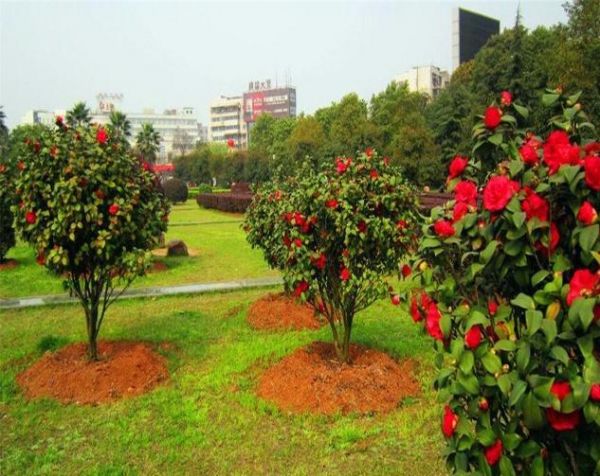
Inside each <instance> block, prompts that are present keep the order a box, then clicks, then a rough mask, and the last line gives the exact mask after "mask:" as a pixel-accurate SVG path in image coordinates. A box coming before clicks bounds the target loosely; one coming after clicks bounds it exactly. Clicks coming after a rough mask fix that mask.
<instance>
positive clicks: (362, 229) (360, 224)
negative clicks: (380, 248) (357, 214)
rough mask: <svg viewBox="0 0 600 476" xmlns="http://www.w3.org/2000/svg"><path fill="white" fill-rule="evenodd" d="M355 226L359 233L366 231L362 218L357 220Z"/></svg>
mask: <svg viewBox="0 0 600 476" xmlns="http://www.w3.org/2000/svg"><path fill="white" fill-rule="evenodd" d="M357 228H358V231H359V232H360V233H366V232H367V223H366V222H365V221H364V220H361V221H359V222H358V225H357Z"/></svg>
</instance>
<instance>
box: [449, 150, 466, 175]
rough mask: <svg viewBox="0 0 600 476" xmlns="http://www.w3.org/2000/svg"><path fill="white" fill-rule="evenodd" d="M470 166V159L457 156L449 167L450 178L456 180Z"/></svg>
mask: <svg viewBox="0 0 600 476" xmlns="http://www.w3.org/2000/svg"><path fill="white" fill-rule="evenodd" d="M468 164H469V159H467V158H466V157H463V156H461V155H457V156H456V157H454V158H453V159H452V161H451V162H450V167H448V172H449V175H448V178H450V179H453V178H456V177H458V176H460V175H462V173H463V172H464V171H465V169H466V168H467V165H468Z"/></svg>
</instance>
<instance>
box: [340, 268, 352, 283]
mask: <svg viewBox="0 0 600 476" xmlns="http://www.w3.org/2000/svg"><path fill="white" fill-rule="evenodd" d="M350 276H351V274H350V270H349V269H348V268H346V267H345V266H344V267H343V268H342V270H341V271H340V279H341V280H342V281H348V280H349V279H350Z"/></svg>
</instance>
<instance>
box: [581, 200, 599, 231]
mask: <svg viewBox="0 0 600 476" xmlns="http://www.w3.org/2000/svg"><path fill="white" fill-rule="evenodd" d="M597 219H598V212H597V211H596V209H595V208H594V206H593V205H592V204H591V203H590V202H588V201H587V200H586V201H585V202H583V203H582V204H581V207H579V211H578V212H577V220H579V221H580V222H581V223H583V224H584V225H592V224H593V223H594V222H595V221H596V220H597Z"/></svg>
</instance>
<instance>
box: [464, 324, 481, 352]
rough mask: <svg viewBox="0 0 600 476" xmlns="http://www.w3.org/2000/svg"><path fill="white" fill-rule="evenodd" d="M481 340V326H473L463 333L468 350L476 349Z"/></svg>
mask: <svg viewBox="0 0 600 476" xmlns="http://www.w3.org/2000/svg"><path fill="white" fill-rule="evenodd" d="M482 340H483V332H482V331H481V326H473V327H471V328H470V329H469V330H468V331H467V332H466V333H465V345H466V346H467V347H468V348H469V349H476V348H477V347H479V344H481V341H482Z"/></svg>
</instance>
